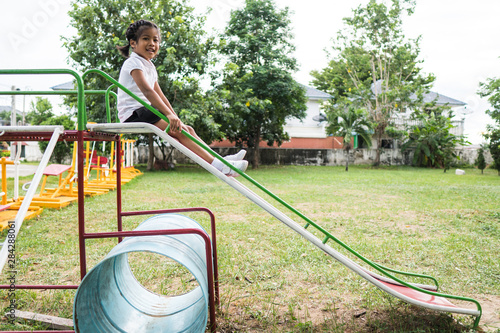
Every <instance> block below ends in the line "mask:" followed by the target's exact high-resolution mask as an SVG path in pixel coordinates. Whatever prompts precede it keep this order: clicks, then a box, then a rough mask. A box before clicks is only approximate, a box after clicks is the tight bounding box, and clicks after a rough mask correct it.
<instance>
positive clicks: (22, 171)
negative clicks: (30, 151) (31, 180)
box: [7, 163, 38, 178]
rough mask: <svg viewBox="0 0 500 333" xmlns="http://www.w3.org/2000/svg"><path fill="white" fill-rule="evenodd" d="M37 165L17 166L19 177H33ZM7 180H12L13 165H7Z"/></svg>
mask: <svg viewBox="0 0 500 333" xmlns="http://www.w3.org/2000/svg"><path fill="white" fill-rule="evenodd" d="M37 168H38V165H32V164H23V163H21V164H19V177H24V176H29V175H34V174H35V171H36V169H37ZM7 178H14V165H7Z"/></svg>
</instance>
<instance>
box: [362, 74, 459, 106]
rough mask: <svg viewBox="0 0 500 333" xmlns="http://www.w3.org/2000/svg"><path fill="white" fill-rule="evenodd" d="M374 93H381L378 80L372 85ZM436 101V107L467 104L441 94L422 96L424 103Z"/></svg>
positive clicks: (430, 93)
mask: <svg viewBox="0 0 500 333" xmlns="http://www.w3.org/2000/svg"><path fill="white" fill-rule="evenodd" d="M375 91H377V92H378V93H381V92H382V80H378V81H377V82H376V85H375V84H373V83H372V92H373V93H374V94H375ZM410 98H411V99H415V94H412V95H411V96H410ZM434 100H436V105H447V106H464V105H466V104H467V103H464V102H462V101H459V100H458V99H454V98H451V97H448V96H445V95H442V94H438V93H437V92H433V91H429V92H428V93H427V94H424V103H431V102H433V101H434Z"/></svg>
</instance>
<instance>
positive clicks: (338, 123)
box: [326, 103, 373, 171]
mask: <svg viewBox="0 0 500 333" xmlns="http://www.w3.org/2000/svg"><path fill="white" fill-rule="evenodd" d="M329 109H330V110H328V111H327V116H326V117H327V121H328V126H327V127H326V131H327V133H328V134H332V135H335V136H341V137H342V138H343V139H344V150H345V152H346V163H345V171H349V151H350V150H351V149H352V143H351V141H352V138H353V135H359V136H360V137H361V138H363V140H364V141H365V142H366V144H367V145H368V146H369V147H370V146H371V143H372V134H373V130H372V129H373V125H372V123H371V122H370V121H369V120H368V114H367V112H366V111H365V110H364V109H361V108H356V107H355V106H354V105H353V104H351V103H347V104H342V105H335V106H332V107H330V108H329Z"/></svg>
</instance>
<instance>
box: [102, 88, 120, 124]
mask: <svg viewBox="0 0 500 333" xmlns="http://www.w3.org/2000/svg"><path fill="white" fill-rule="evenodd" d="M115 87H116V86H115V85H114V84H112V85H110V86H109V87H108V89H107V90H106V95H105V98H106V118H107V119H108V123H110V122H111V107H110V105H109V95H113V97H114V98H115V101H117V100H118V95H117V94H116V93H115V92H114V91H112V90H111V89H113V88H115ZM115 120H116V117H115Z"/></svg>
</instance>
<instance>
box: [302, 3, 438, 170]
mask: <svg viewBox="0 0 500 333" xmlns="http://www.w3.org/2000/svg"><path fill="white" fill-rule="evenodd" d="M385 2H388V1H385ZM385 2H378V1H376V0H370V1H369V3H368V4H367V5H366V7H363V6H359V7H358V8H356V9H354V10H353V16H352V17H348V18H344V22H345V28H344V29H343V30H341V31H340V32H339V33H338V37H337V40H336V41H335V42H334V45H333V47H332V49H333V59H332V60H331V61H330V63H329V65H328V67H327V68H325V69H323V71H322V72H317V71H313V72H312V73H311V74H312V75H313V76H314V77H315V81H313V83H314V84H315V86H316V87H318V88H320V89H323V90H325V91H326V92H328V93H330V94H332V95H333V96H334V97H336V98H343V97H347V98H349V99H351V100H355V101H358V102H360V103H362V104H363V105H364V107H365V109H366V110H367V111H368V113H369V118H370V121H371V122H372V123H373V124H374V137H375V141H376V143H377V154H376V158H375V161H374V164H375V165H378V164H379V163H380V153H381V148H382V147H381V146H382V144H381V143H382V139H383V138H384V136H385V135H386V129H387V128H388V127H389V126H390V125H391V118H392V117H393V115H394V114H395V113H396V112H398V111H399V110H402V109H403V108H418V107H419V106H420V105H421V103H422V100H423V94H424V93H425V92H427V91H428V89H429V88H430V85H431V84H432V82H433V81H434V79H435V78H434V76H433V75H424V74H423V73H421V68H420V67H419V64H420V63H421V62H422V61H419V60H418V55H419V52H420V49H419V39H420V37H419V38H416V39H407V38H406V37H405V36H404V34H403V31H402V22H403V16H404V14H405V13H406V14H408V15H411V14H412V13H413V11H414V7H415V3H414V1H412V0H392V1H391V3H392V4H391V6H390V8H389V7H388V6H387V5H386V4H385ZM336 102H337V101H336V100H334V101H332V103H334V104H335V103H336Z"/></svg>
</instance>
